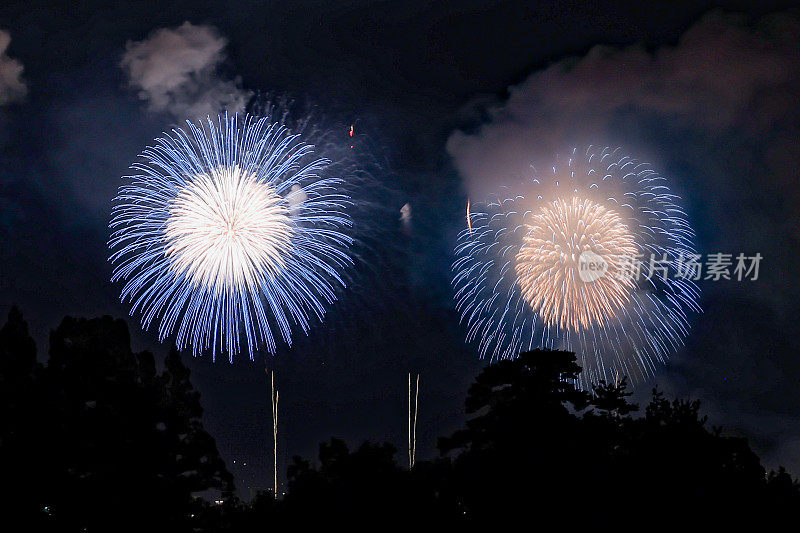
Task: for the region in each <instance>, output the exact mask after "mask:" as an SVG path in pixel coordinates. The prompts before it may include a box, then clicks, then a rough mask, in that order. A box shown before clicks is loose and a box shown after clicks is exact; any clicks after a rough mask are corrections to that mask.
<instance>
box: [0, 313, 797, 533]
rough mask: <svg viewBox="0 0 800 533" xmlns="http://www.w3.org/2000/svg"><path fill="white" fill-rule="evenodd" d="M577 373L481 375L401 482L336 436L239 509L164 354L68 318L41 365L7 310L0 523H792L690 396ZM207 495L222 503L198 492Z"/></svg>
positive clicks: (556, 362)
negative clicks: (429, 454) (160, 365)
mask: <svg viewBox="0 0 800 533" xmlns="http://www.w3.org/2000/svg"><path fill="white" fill-rule="evenodd" d="M579 372H580V367H579V366H578V365H577V363H576V360H575V356H574V354H572V353H569V352H564V351H543V350H537V351H533V352H526V353H523V354H521V355H520V357H519V358H518V359H516V360H514V361H501V362H498V363H495V364H493V365H490V366H487V367H485V368H484V369H483V371H482V372H481V373H480V374H479V375H478V376H477V378H476V380H475V382H474V384H473V385H472V386H471V388H470V389H469V392H468V395H467V398H466V403H465V406H466V412H467V415H468V421H467V423H466V426H465V427H464V428H463V429H461V430H458V431H456V432H455V433H454V434H452V435H450V436H445V437H441V438H440V439H439V442H438V448H439V451H440V455H439V457H437V458H436V459H434V460H431V461H419V462H417V463H416V465H415V467H414V468H413V469H412V470H410V471H409V470H408V469H407V468H405V467H403V466H401V464H400V463H399V462H398V460H397V457H396V455H397V454H396V451H397V450H395V448H394V447H392V446H391V445H389V444H375V443H371V442H365V443H364V444H362V445H361V446H359V447H358V448H356V449H352V450H351V449H349V448H348V447H347V445H346V444H345V443H344V442H343V441H341V440H338V439H335V438H334V439H331V440H330V441H329V442H325V443H322V444H321V445H320V451H319V457H318V458H317V459H316V460H314V461H311V460H306V459H302V458H299V457H295V458H294V460H293V462H292V464H291V465H290V466H289V468H288V472H287V480H288V483H287V491H286V494H285V495H282V497H280V498H278V499H275V498H274V497H273V495H272V494H271V493H270V492H264V493H261V494H259V495H258V496H257V497H256V498H255V499H254V500H253V501H252V502H248V503H245V502H242V501H240V500H239V499H238V498H237V497H236V496H235V494H234V487H233V478H232V476H231V475H230V473H229V472H228V471H227V469H226V467H225V465H224V463H223V461H222V460H221V458H220V456H219V453H218V451H217V447H216V444H215V442H214V439H213V438H212V436H211V435H209V434H208V433H207V432H206V431H205V430H204V428H203V424H202V421H201V419H202V414H203V410H202V407H201V405H200V400H199V394H198V393H197V391H195V390H194V388H193V387H192V384H191V382H190V379H189V371H188V369H187V368H186V367H185V366H184V365H183V364H182V363H181V359H180V356H179V354H178V353H177V352H176V351H174V350H173V351H171V352H170V353H169V355H168V356H167V357H166V360H165V361H164V370H163V371H162V372H160V373H159V372H158V371H157V369H156V364H155V359H154V357H153V355H152V354H150V353H149V352H141V353H134V352H132V351H131V348H130V338H129V333H128V329H127V326H126V325H125V323H124V322H123V321H121V320H113V319H111V318H110V317H103V318H98V319H92V320H86V319H73V318H65V319H64V320H63V321H62V323H61V324H60V325H59V327H58V328H57V329H56V330H54V331H53V332H52V333H51V335H50V347H49V358H48V360H47V363H46V364H40V363H38V362H37V358H36V346H35V343H34V341H33V340H32V338H31V337H30V335H29V333H28V328H27V325H26V323H25V321H24V320H23V317H22V315H21V313H20V312H19V310H17V309H16V308H13V309H12V310H11V312H10V314H9V316H8V320H7V322H6V323H5V325H3V327H2V329H0V396H2V398H1V400H2V402H1V403H0V417H1V418H0V468H2V483H0V487H1V488H0V490H2V494H0V498H2V500H1V501H2V506H3V512H2V515H0V519H2V523H4V524H12V523H20V524H25V527H24V528H17V529H15V530H19V531H76V532H81V531H87V532H95V531H108V532H116V531H171V532H184V531H185V532H190V531H202V532H205V531H207V532H232V533H236V532H251V531H265V530H269V529H270V528H272V529H275V530H278V531H283V530H289V529H297V528H300V530H306V529H308V528H310V527H326V528H334V527H336V528H339V527H347V528H349V529H356V530H362V529H367V528H369V529H378V530H396V529H399V528H414V529H422V530H428V529H433V528H437V529H444V530H453V529H455V528H460V529H467V530H470V529H472V528H474V527H481V528H487V527H496V526H498V525H501V524H506V523H507V524H520V526H525V527H530V526H533V525H537V524H539V525H542V524H550V526H549V527H548V529H550V528H558V529H572V528H574V527H575V526H576V525H579V524H582V523H587V524H593V523H598V522H606V523H608V524H609V525H613V524H620V523H628V526H630V523H629V521H630V520H634V519H637V520H638V519H643V518H644V519H650V520H651V521H652V520H654V519H658V518H659V517H668V518H670V519H675V518H689V517H692V518H693V519H695V520H696V518H697V517H701V516H702V517H705V518H706V519H710V520H714V521H718V522H723V521H728V520H730V519H731V518H733V517H739V516H745V515H749V516H761V517H764V518H766V517H770V518H774V517H775V516H778V515H782V514H787V515H789V513H791V514H792V516H794V517H796V511H797V510H798V509H800V485H799V484H798V482H797V481H795V480H794V479H793V478H792V477H791V476H790V474H788V473H787V472H786V471H785V470H784V469H783V468H781V469H779V470H778V471H777V472H774V471H772V472H769V473H767V472H766V471H765V469H764V467H763V466H762V465H761V462H760V460H759V458H758V457H757V456H756V454H755V453H754V452H753V451H752V450H751V448H750V447H749V445H748V443H747V441H746V440H745V439H742V438H735V437H729V436H725V435H723V434H722V432H721V430H720V429H718V428H713V427H710V426H709V424H708V423H707V420H706V417H704V416H702V415H701V414H700V403H699V402H697V401H687V400H673V401H670V400H667V399H666V398H664V396H663V394H661V393H660V392H658V391H655V390H654V391H653V395H652V399H651V400H650V402H649V403H648V405H647V406H646V407H645V408H644V409H643V410H640V409H639V407H638V406H637V405H634V404H632V403H631V402H630V401H629V396H630V393H629V392H628V391H627V389H626V383H625V381H624V380H623V381H622V382H621V383H618V384H608V383H602V382H601V383H599V384H598V385H597V386H596V387H595V388H594V390H593V391H592V392H591V393H589V392H585V391H581V390H579V389H576V388H575V386H574V385H573V383H574V380H575V379H576V378H577V376H578V374H579ZM207 489H218V490H220V491H222V494H223V503H221V504H219V503H216V502H209V501H206V500H204V499H202V498H199V497H197V495H198V493H201V492H203V491H206V490H207ZM618 527H622V526H618ZM3 529H4V530H5V528H3Z"/></svg>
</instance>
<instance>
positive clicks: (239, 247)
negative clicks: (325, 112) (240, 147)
mask: <svg viewBox="0 0 800 533" xmlns="http://www.w3.org/2000/svg"><path fill="white" fill-rule="evenodd" d="M292 235H293V227H292V220H291V218H290V206H289V203H288V202H287V201H286V200H285V199H283V198H282V197H281V196H280V195H279V194H278V193H277V192H276V191H275V189H274V188H273V187H272V186H270V185H269V184H268V183H265V182H263V181H259V180H258V178H257V177H256V176H255V174H252V173H249V172H246V171H243V170H242V169H241V168H240V167H238V166H232V167H221V168H217V169H214V170H212V171H211V172H210V173H209V174H203V175H198V176H195V177H194V178H193V179H192V180H191V182H189V183H188V184H187V185H186V186H185V187H183V188H182V189H181V190H180V191H179V192H178V194H177V195H176V197H175V199H174V200H173V201H172V203H171V206H170V209H169V217H168V218H167V224H166V229H165V236H166V241H167V246H166V255H167V257H168V258H169V260H170V267H171V268H172V270H173V271H175V272H177V273H178V274H184V275H186V276H187V277H188V278H189V279H190V280H191V282H192V283H193V284H194V285H203V286H205V287H208V288H223V287H224V288H226V289H242V288H245V287H253V286H256V285H258V283H259V282H260V281H261V279H262V276H264V275H267V276H269V277H274V276H276V275H277V274H278V273H279V272H280V271H281V269H282V268H283V267H284V266H285V262H286V259H285V258H286V256H287V255H288V254H289V253H290V252H291V247H292Z"/></svg>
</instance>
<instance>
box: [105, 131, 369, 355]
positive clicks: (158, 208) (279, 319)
mask: <svg viewBox="0 0 800 533" xmlns="http://www.w3.org/2000/svg"><path fill="white" fill-rule="evenodd" d="M332 167H335V163H334V162H332V161H331V160H329V159H327V158H325V157H324V156H320V155H319V153H318V151H317V150H316V148H315V146H313V145H312V144H309V143H308V142H307V141H306V140H305V139H304V137H303V135H302V134H301V133H298V132H294V131H290V130H289V129H288V128H287V127H285V126H284V125H282V124H281V123H279V122H276V121H272V120H270V119H269V118H260V119H257V118H253V117H251V116H249V115H247V116H244V117H238V116H228V115H225V116H224V117H218V118H217V119H216V120H212V119H211V118H209V119H207V120H204V121H201V122H197V123H193V122H187V127H186V128H175V129H173V130H172V132H171V133H169V134H164V136H163V137H161V138H159V139H157V140H156V142H155V144H154V146H152V147H149V148H147V149H145V150H144V151H143V152H142V154H141V157H140V161H139V162H137V163H135V164H134V165H133V166H132V169H134V171H135V172H136V174H134V175H132V176H129V177H128V178H127V179H128V183H127V184H126V185H123V186H122V187H121V188H120V191H119V194H118V196H117V198H116V199H115V205H114V207H113V212H112V220H111V223H110V227H111V229H112V234H111V239H110V241H109V247H110V249H111V251H112V254H111V257H110V261H111V262H112V263H113V264H114V265H115V268H114V275H113V278H112V280H114V281H116V280H125V285H124V287H123V289H122V295H121V297H122V299H123V300H126V299H127V300H130V302H131V304H132V309H131V314H134V313H136V312H141V313H142V323H143V326H144V327H145V328H148V327H149V326H150V325H151V323H152V322H154V321H157V322H158V334H159V339H160V340H164V339H165V338H166V337H168V336H170V335H171V334H172V333H173V332H174V331H176V332H177V334H176V343H177V346H178V348H179V349H183V348H184V347H188V346H191V349H192V351H193V353H194V354H195V355H198V354H200V353H201V352H203V351H205V350H211V351H212V356H214V357H215V356H216V353H217V352H218V351H224V352H226V353H227V355H228V358H229V360H231V361H232V360H233V357H234V355H236V354H238V353H240V352H247V353H248V355H249V357H250V358H251V359H253V357H254V352H255V350H257V349H259V348H261V347H264V348H265V349H266V350H267V351H269V352H270V353H274V352H275V350H276V338H277V337H279V338H280V339H282V340H283V341H284V342H286V343H289V344H291V342H292V331H293V328H294V327H299V328H300V329H301V330H302V331H303V332H307V331H308V329H309V327H310V323H311V320H312V319H317V320H322V318H323V316H324V314H325V312H326V306H327V305H329V304H331V303H332V302H333V301H334V300H335V299H336V293H337V290H338V288H339V287H341V286H344V285H345V280H344V278H343V275H342V272H343V271H345V270H346V269H347V268H349V267H350V266H351V265H352V263H353V261H352V259H351V257H350V255H349V253H348V251H349V248H350V246H351V245H352V243H353V239H352V237H351V236H350V233H351V228H352V220H351V217H350V215H349V213H348V212H347V210H348V207H349V206H350V205H351V204H352V202H350V200H349V198H348V195H347V194H346V193H345V192H343V190H342V189H343V184H344V182H345V180H343V179H342V177H341V175H339V174H337V173H336V172H335V168H332Z"/></svg>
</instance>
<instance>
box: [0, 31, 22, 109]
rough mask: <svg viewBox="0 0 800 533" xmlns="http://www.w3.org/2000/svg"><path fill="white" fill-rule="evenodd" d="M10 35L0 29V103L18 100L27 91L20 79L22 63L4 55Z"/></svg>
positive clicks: (4, 103) (9, 41)
mask: <svg viewBox="0 0 800 533" xmlns="http://www.w3.org/2000/svg"><path fill="white" fill-rule="evenodd" d="M10 43H11V35H10V34H9V33H8V32H7V31H5V30H0V105H6V104H10V103H13V102H19V101H21V100H22V99H24V98H25V95H26V94H27V93H28V87H27V86H26V85H25V82H24V81H22V70H23V67H22V63H20V62H19V61H17V60H16V59H11V58H10V57H8V55H6V50H8V45H9V44H10Z"/></svg>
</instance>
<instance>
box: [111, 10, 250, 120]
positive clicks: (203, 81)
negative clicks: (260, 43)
mask: <svg viewBox="0 0 800 533" xmlns="http://www.w3.org/2000/svg"><path fill="white" fill-rule="evenodd" d="M226 44H227V40H226V39H225V38H224V37H222V36H221V35H220V34H219V33H218V32H217V30H216V29H215V28H213V27H211V26H195V25H193V24H191V23H189V22H184V23H183V25H181V26H179V27H177V28H160V29H158V30H156V31H154V32H153V33H152V34H150V36H149V37H148V38H147V39H145V40H143V41H128V43H127V45H126V47H125V48H126V50H125V54H124V55H123V57H122V62H121V64H120V65H121V67H122V68H123V70H124V71H125V73H126V74H127V75H128V78H129V83H130V86H131V87H133V88H134V89H136V90H137V91H138V94H139V98H141V99H142V100H145V101H146V102H147V104H148V108H149V109H150V110H151V111H155V112H168V113H170V114H172V115H173V116H175V117H176V118H179V119H183V118H191V119H194V118H197V117H203V116H207V115H214V114H217V113H219V112H220V111H229V112H237V111H242V110H243V109H244V107H245V105H246V104H247V102H248V100H249V99H250V97H251V96H252V94H251V93H250V92H249V91H245V90H244V89H242V88H241V83H240V81H239V79H238V78H237V79H233V80H230V79H225V78H224V77H222V76H221V75H220V73H219V67H220V65H221V64H222V63H223V61H224V60H225V46H226Z"/></svg>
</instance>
